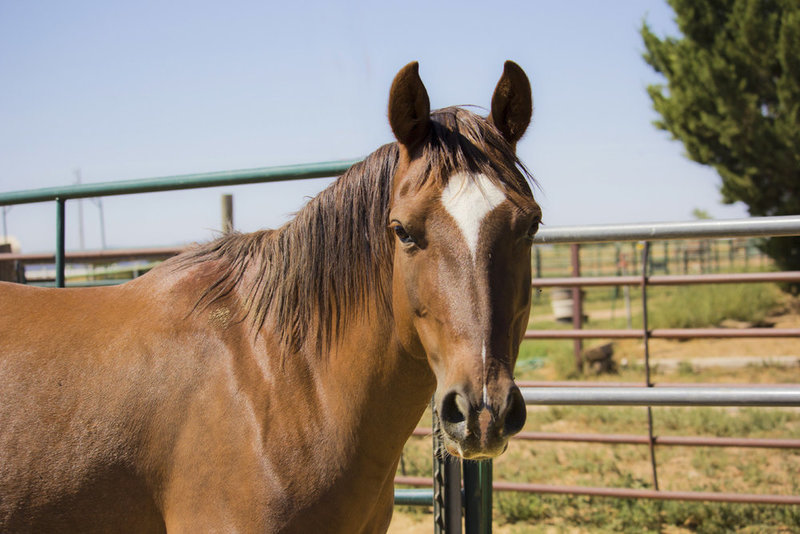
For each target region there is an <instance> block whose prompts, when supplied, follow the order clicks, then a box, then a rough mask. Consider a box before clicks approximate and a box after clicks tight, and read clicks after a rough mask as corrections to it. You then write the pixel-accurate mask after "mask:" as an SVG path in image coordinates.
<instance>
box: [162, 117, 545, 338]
mask: <svg viewBox="0 0 800 534" xmlns="http://www.w3.org/2000/svg"><path fill="white" fill-rule="evenodd" d="M431 119H432V121H433V128H431V133H430V135H429V137H428V139H427V140H426V142H425V143H424V145H423V147H422V150H421V156H420V157H421V158H423V162H424V168H425V169H426V171H425V172H424V173H422V175H420V176H417V177H414V178H412V179H413V180H416V183H415V184H414V186H416V187H423V186H426V185H437V186H439V187H442V188H444V187H445V186H446V185H447V181H448V179H449V177H450V176H452V175H453V174H456V173H458V172H462V171H466V172H468V173H469V174H470V175H473V174H475V175H484V176H486V177H488V179H490V180H492V181H493V182H496V183H497V184H498V185H502V187H503V189H504V190H505V191H507V192H509V194H510V195H512V196H513V195H515V194H516V195H523V196H530V195H531V192H530V187H529V183H535V182H534V181H533V179H532V177H531V175H530V174H529V173H528V171H527V170H526V169H525V167H524V166H523V165H522V164H521V163H520V162H519V160H518V159H517V157H516V155H515V153H514V150H513V148H511V147H510V146H509V145H508V143H506V142H505V141H504V140H503V138H502V135H501V134H500V133H499V131H497V130H496V129H495V128H494V127H493V126H492V125H491V124H490V123H489V122H488V121H486V120H485V119H484V118H482V117H479V116H478V115H476V114H474V113H472V112H470V111H467V110H464V109H462V108H457V107H451V108H444V109H442V110H437V111H434V112H433V113H432V114H431ZM398 159H399V149H398V145H397V144H396V143H391V144H388V145H384V146H383V147H381V148H379V149H378V150H376V151H375V152H373V153H372V154H370V155H369V156H368V157H367V158H366V159H364V160H363V161H361V162H359V163H357V164H355V165H353V166H352V167H351V168H350V169H348V170H347V171H346V172H345V173H344V174H343V175H342V176H341V177H340V178H339V179H338V180H336V181H335V182H334V183H333V184H331V185H330V186H329V187H328V188H326V189H325V190H324V191H322V192H321V193H320V194H319V195H317V196H316V197H314V198H313V199H311V200H310V201H309V202H308V203H307V204H306V205H305V206H304V207H303V208H301V209H300V211H298V212H297V214H296V215H295V217H294V218H293V219H292V220H290V221H289V222H287V223H286V224H285V225H283V226H282V227H281V228H278V229H276V230H266V231H259V232H253V233H249V234H240V233H231V234H228V235H225V236H223V237H221V238H219V239H217V240H215V241H212V242H210V243H207V244H205V245H201V246H199V247H197V248H195V249H193V250H191V251H189V252H187V253H186V254H184V255H183V257H182V258H180V259H179V260H178V263H177V265H178V268H184V267H188V266H191V265H196V264H197V263H200V262H206V261H213V262H217V268H216V274H215V276H213V277H212V281H211V282H210V284H208V286H207V287H206V288H205V289H204V290H203V291H202V293H201V295H200V296H199V298H198V299H197V304H196V306H195V310H201V309H204V308H207V307H209V306H211V305H212V304H215V303H217V302H220V301H222V300H225V299H233V301H234V302H233V304H232V305H231V307H232V308H233V309H234V310H236V312H234V317H235V319H236V320H238V321H240V322H241V321H246V322H249V325H250V326H251V327H252V328H253V330H254V332H256V333H257V332H258V331H259V330H260V329H261V327H262V326H264V325H265V323H266V322H267V321H268V320H269V321H270V324H275V325H276V329H275V332H274V335H275V336H277V339H278V342H279V344H280V346H281V348H282V351H283V352H284V353H293V352H298V351H301V350H310V351H312V352H316V353H318V354H323V353H325V352H327V351H328V350H329V349H330V347H331V345H332V343H334V342H335V339H337V337H338V335H339V334H340V333H341V332H342V330H343V329H344V328H346V327H347V324H348V322H349V321H350V320H352V318H353V317H354V316H356V315H358V314H370V313H382V314H389V313H391V312H390V310H391V292H390V291H391V270H392V259H393V258H392V254H393V248H392V241H391V239H390V236H389V234H388V232H387V223H388V212H389V203H390V198H391V188H392V181H393V178H394V175H395V172H396V170H397V166H398Z"/></svg>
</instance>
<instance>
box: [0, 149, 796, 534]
mask: <svg viewBox="0 0 800 534" xmlns="http://www.w3.org/2000/svg"><path fill="white" fill-rule="evenodd" d="M353 163H354V161H344V162H332V163H321V164H308V165H294V166H283V167H270V168H262V169H252V170H245V171H230V172H219V173H204V174H193V175H184V176H174V177H166V178H154V179H147V180H129V181H123V182H110V183H100V184H81V185H73V186H67V187H57V188H47V189H39V190H31V191H18V192H11V193H3V194H0V206H1V205H11V204H23V203H31V202H44V201H54V202H55V204H56V210H55V211H56V217H55V223H56V243H55V254H54V261H55V265H56V270H55V273H56V274H55V279H56V285H57V286H59V287H61V286H63V285H64V267H65V261H66V255H65V250H64V220H65V204H66V201H68V200H71V199H77V198H88V197H98V196H108V195H123V194H136V193H145V192H154V191H171V190H182V189H193V188H201V187H216V186H223V185H237V184H246V183H264V182H273V181H284V180H297V179H304V178H319V177H329V176H336V175H338V174H341V173H342V172H344V171H345V170H346V169H347V168H348V167H349V166H350V165H352V164H353ZM794 235H800V216H785V217H765V218H755V219H744V220H732V221H694V222H685V223H659V224H625V225H598V226H581V227H562V228H547V229H543V230H542V231H540V233H539V234H538V235H537V237H536V239H535V241H536V242H537V243H541V244H550V243H576V244H577V243H598V242H615V241H645V246H644V247H643V258H642V265H647V264H648V262H647V255H648V254H649V245H648V243H649V242H650V241H656V240H658V241H660V240H669V239H686V238H694V239H696V238H730V237H763V236H794ZM713 276H718V275H704V276H702V277H700V278H697V277H696V278H695V279H694V281H693V280H692V279H689V278H686V277H684V278H680V277H668V276H662V277H655V276H653V277H650V276H648V273H647V271H646V269H644V270H643V273H642V276H641V277H624V278H615V279H613V280H602V279H598V278H595V279H552V280H550V281H549V283H550V284H552V285H554V286H555V285H560V286H566V287H573V288H574V291H579V290H580V286H591V285H603V284H607V283H613V284H614V285H626V284H637V285H641V288H642V306H643V311H644V312H645V315H644V317H645V318H644V325H643V328H642V330H641V331H635V332H634V331H591V330H582V329H580V330H577V329H576V330H574V331H554V332H550V333H548V332H545V333H542V331H529V332H528V333H527V334H526V337H528V338H530V339H532V338H536V337H544V336H545V335H551V336H553V337H562V336H564V337H571V338H576V337H577V338H588V337H638V338H642V339H643V340H644V347H645V348H644V356H645V375H646V376H645V381H644V384H642V385H643V386H644V387H643V388H641V389H634V388H631V387H628V386H629V385H627V384H626V385H618V386H612V387H605V388H599V387H585V388H584V387H580V386H579V387H569V388H558V387H524V388H523V395H524V396H525V398H526V402H528V403H535V404H592V405H604V404H606V405H609V404H610V405H619V404H626V405H636V406H647V407H648V410H650V407H651V406H656V405H665V404H668V405H676V404H674V403H680V405H698V404H701V405H714V406H742V405H757V406H793V407H798V406H800V388H792V387H783V388H767V387H760V388H747V389H743V388H719V387H710V386H706V387H694V388H689V389H679V388H661V387H654V386H655V385H654V384H653V383H652V382H651V380H650V361H649V350H648V344H647V343H648V340H649V339H651V338H654V337H662V336H663V337H682V336H697V335H711V333H710V332H707V331H698V330H694V331H686V330H683V331H677V330H672V331H662V330H651V329H649V328H648V325H647V319H646V317H647V316H646V310H647V287H648V285H657V284H673V283H676V284H677V283H707V282H714V281H721V280H714V279H713V278H712V277H713ZM737 276H738V277H739V278H738V279H737V280H736V281H740V282H751V281H756V277H761V278H763V279H765V280H766V279H767V278H769V280H770V281H776V280H780V281H798V280H800V273H788V274H786V273H784V274H780V275H769V277H764V276H763V275H747V274H741V275H737ZM781 277H782V278H781ZM726 281H728V280H726ZM730 281H733V280H730ZM536 283H539V284H544V283H545V282H543V281H539V282H536ZM751 330H752V329H751ZM759 330H761V329H759ZM761 333H762V332H758V334H761ZM755 334H757V333H756V332H751V331H740V332H738V333H737V334H736V335H739V336H751V335H755ZM772 334H773V335H779V336H784V337H785V336H791V337H795V336H798V335H800V331H798V330H793V329H792V330H786V331H776V330H773V331H772ZM649 421H650V424H649V433H648V436H647V437H646V441H644V443H647V444H648V445H649V446H650V449H651V453H652V451H653V448H654V446H655V445H656V444H657V443H659V442H658V440H657V439H656V437H655V436H653V432H652V417H649ZM529 437H534V438H537V436H529ZM538 438H539V439H541V438H542V436H538ZM549 438H551V439H555V438H553V436H549ZM609 439H611V438H609ZM616 439H619V440H626V439H627V440H629V441H636V442H642V441H643V440H641V439H639V438H636V439H634V437H625V436H623V437H617V438H616ZM659 439H660V440H661V442H660V443H659V444H666V443H665V442H664V439H663V438H659ZM762 445H764V444H762ZM783 445H785V446H791V447H793V446H796V443H784V444H783ZM753 446H758V445H755V444H753ZM651 457H652V454H651ZM439 458H441V456H439ZM654 465H655V464H654ZM461 472H462V468H461V467H460V466H459V465H458V464H456V463H455V462H452V461H450V462H448V463H441V462H440V463H436V464H435V466H434V474H435V476H434V479H433V480H430V479H428V480H427V481H426V482H425V485H433V486H434V489H433V491H431V490H405V491H403V490H398V491H397V492H396V501H395V502H396V503H398V504H422V505H433V506H434V517H435V518H436V526H435V528H436V531H437V532H448V533H452V532H461V527H462V524H461V512H462V507H463V510H464V517H465V521H464V527H465V530H466V532H467V534H473V533H487V532H491V502H492V499H491V496H492V487H493V482H492V469H491V462H464V466H463V473H464V484H463V485H464V489H463V491H462V490H461V481H460V477H461ZM653 475H654V486H655V489H654V490H627V491H629V492H634V493H636V495H630V494H629V495H624V496H636V497H645V498H657V499H663V498H682V499H692V500H708V501H713V500H720V496H719V494H709V493H693V494H691V495H686V494H680V495H678V493H679V492H666V491H659V490H658V489H657V476H656V471H655V467H654V468H653ZM398 482H400V483H407V484H411V485H418V484H419V483H421V481H419V480H408V479H407V480H403V479H402V478H398ZM494 488H495V489H498V490H510V491H535V492H538V493H547V492H550V493H572V494H587V495H618V494H617V493H614V492H613V491H612V490H611V489H609V488H578V487H556V486H546V485H521V484H511V483H503V482H495V483H494ZM434 497H436V498H434ZM762 497H763V496H757V495H745V496H740V497H737V498H741V499H743V500H741V501H738V502H765V501H763V500H762V501H759V499H761V498H762ZM777 497H780V498H779V499H778V501H779V502H783V503H791V504H797V503H800V498H798V497H794V496H786V497H783V496H777ZM769 502H775V501H769Z"/></svg>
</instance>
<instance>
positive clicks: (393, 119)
mask: <svg viewBox="0 0 800 534" xmlns="http://www.w3.org/2000/svg"><path fill="white" fill-rule="evenodd" d="M430 114H431V103H430V100H428V92H427V91H426V90H425V86H424V85H423V84H422V80H421V79H420V77H419V63H417V62H416V61H413V62H411V63H409V64H408V65H406V66H405V67H403V68H402V69H400V72H398V73H397V76H395V77H394V81H393V82H392V89H391V90H390V91H389V124H390V125H391V127H392V132H394V136H395V137H396V138H397V140H398V141H400V143H401V144H402V145H405V146H406V147H409V148H413V147H414V146H416V145H417V143H419V142H420V141H422V140H423V139H424V138H425V136H427V135H428V131H429V130H430V127H431V119H430Z"/></svg>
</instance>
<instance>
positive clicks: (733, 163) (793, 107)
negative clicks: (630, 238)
mask: <svg viewBox="0 0 800 534" xmlns="http://www.w3.org/2000/svg"><path fill="white" fill-rule="evenodd" d="M668 1H669V4H670V5H671V6H672V9H673V10H674V11H675V14H676V22H677V24H678V28H679V29H680V32H681V33H682V34H683V36H682V37H680V38H675V37H665V38H664V39H659V38H658V37H657V36H656V35H654V34H653V32H652V31H651V29H650V27H649V26H648V25H647V23H646V22H645V23H644V24H643V25H642V29H641V34H642V37H643V39H644V45H645V48H646V51H645V53H644V59H645V61H647V63H648V64H650V66H652V67H653V69H655V70H656V72H658V73H660V74H662V75H663V76H664V77H665V78H666V81H667V84H666V85H651V86H649V87H648V88H647V89H648V93H649V94H650V98H651V99H652V101H653V106H654V108H655V109H656V111H658V113H659V114H660V115H661V120H659V121H656V122H655V125H656V126H657V127H658V128H660V129H663V130H667V131H669V132H670V133H671V134H672V135H673V137H674V138H675V139H679V140H680V141H682V142H683V144H684V146H685V148H686V152H687V154H688V156H689V157H690V158H691V159H693V160H695V161H697V162H699V163H703V164H707V165H711V166H712V167H714V169H716V170H717V172H718V173H719V175H720V176H721V178H722V187H721V193H722V199H723V201H724V202H726V203H733V202H736V201H742V202H744V203H745V204H746V205H747V206H748V211H749V212H750V214H751V215H754V216H765V215H795V214H800V2H798V0H699V1H698V0H668ZM765 250H766V252H767V253H768V254H769V255H770V256H772V257H773V258H774V259H775V260H776V262H777V264H778V265H779V266H780V267H781V268H784V269H800V237H790V238H774V239H771V240H769V242H768V243H767V244H766V246H765Z"/></svg>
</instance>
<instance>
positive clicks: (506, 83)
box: [489, 61, 533, 146]
mask: <svg viewBox="0 0 800 534" xmlns="http://www.w3.org/2000/svg"><path fill="white" fill-rule="evenodd" d="M532 114H533V98H532V97H531V83H530V82H529V81H528V77H527V76H526V75H525V71H523V70H522V68H521V67H520V66H519V65H517V64H516V63H514V62H513V61H506V64H505V66H504V67H503V75H502V76H501V77H500V81H499V82H497V87H496V88H495V90H494V95H492V111H491V113H489V121H490V122H492V123H493V124H494V125H495V126H496V127H497V129H498V130H500V133H502V134H503V137H505V138H506V141H508V142H509V143H511V145H512V146H515V145H516V143H517V141H519V140H520V138H521V137H522V134H524V133H525V130H526V129H527V128H528V124H529V123H530V122H531V115H532Z"/></svg>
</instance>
